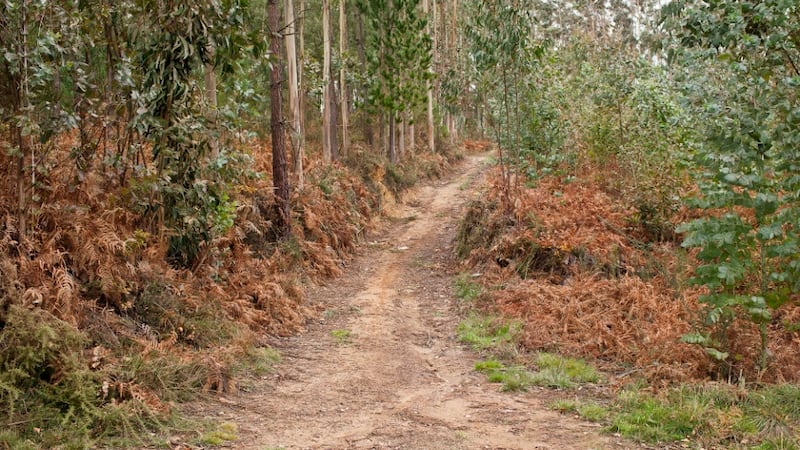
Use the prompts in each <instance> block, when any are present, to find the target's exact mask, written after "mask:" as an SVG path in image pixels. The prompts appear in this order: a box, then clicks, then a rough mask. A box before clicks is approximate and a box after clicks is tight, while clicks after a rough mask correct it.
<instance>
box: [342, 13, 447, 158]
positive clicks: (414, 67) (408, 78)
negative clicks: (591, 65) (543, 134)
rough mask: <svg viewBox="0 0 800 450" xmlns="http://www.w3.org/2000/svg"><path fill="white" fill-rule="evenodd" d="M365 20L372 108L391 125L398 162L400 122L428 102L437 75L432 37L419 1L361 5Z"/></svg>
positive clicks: (392, 150)
mask: <svg viewBox="0 0 800 450" xmlns="http://www.w3.org/2000/svg"><path fill="white" fill-rule="evenodd" d="M356 5H357V7H358V10H359V12H360V13H361V14H362V16H363V17H364V19H365V24H364V25H365V27H364V28H365V38H366V39H365V40H366V42H365V60H366V62H367V71H368V83H369V85H368V93H367V96H368V104H369V106H370V107H371V108H372V110H373V111H374V112H376V113H378V114H382V115H384V116H385V117H386V118H387V122H388V123H389V148H388V153H389V159H390V160H391V161H392V162H396V161H397V160H398V153H397V146H396V139H395V132H396V124H397V122H398V120H402V115H403V113H404V112H406V111H408V110H411V109H412V108H415V107H417V106H419V105H422V103H423V102H424V101H425V99H426V93H427V82H428V80H430V79H431V77H432V74H431V72H430V70H429V68H430V65H431V55H432V49H431V38H430V36H429V35H428V34H427V33H426V32H425V28H426V20H425V18H424V17H423V16H422V15H421V14H420V11H419V8H418V6H419V0H358V1H357V3H356Z"/></svg>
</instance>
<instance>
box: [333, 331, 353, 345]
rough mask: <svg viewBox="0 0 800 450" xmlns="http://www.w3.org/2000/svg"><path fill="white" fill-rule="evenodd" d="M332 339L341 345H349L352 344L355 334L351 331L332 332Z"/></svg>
mask: <svg viewBox="0 0 800 450" xmlns="http://www.w3.org/2000/svg"><path fill="white" fill-rule="evenodd" d="M331 337H333V340H334V341H336V343H337V344H339V345H347V344H349V343H350V342H351V339H352V337H353V333H351V332H350V330H333V331H331Z"/></svg>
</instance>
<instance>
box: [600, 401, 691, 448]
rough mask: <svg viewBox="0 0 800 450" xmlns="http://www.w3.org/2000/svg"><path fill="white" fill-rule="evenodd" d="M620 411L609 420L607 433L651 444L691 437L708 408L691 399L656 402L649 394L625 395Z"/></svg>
mask: <svg viewBox="0 0 800 450" xmlns="http://www.w3.org/2000/svg"><path fill="white" fill-rule="evenodd" d="M619 401H620V408H621V412H620V413H619V414H617V415H616V416H615V417H614V418H613V419H612V421H611V425H610V427H609V430H610V431H613V432H617V433H620V434H621V435H622V436H625V437H627V438H633V439H636V440H640V441H645V442H651V443H663V442H673V441H680V440H682V439H685V438H687V437H689V436H690V435H692V433H693V432H695V430H697V429H698V428H699V427H700V425H701V423H702V422H703V420H704V417H705V416H706V414H704V413H705V412H707V407H706V406H707V405H702V404H700V403H699V402H697V401H695V400H693V399H691V398H685V399H684V398H677V397H676V398H673V399H672V400H669V399H659V398H657V397H654V396H652V395H649V394H640V393H637V392H624V393H623V394H621V395H620V398H619Z"/></svg>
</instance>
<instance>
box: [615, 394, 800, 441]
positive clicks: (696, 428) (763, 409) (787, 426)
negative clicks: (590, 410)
mask: <svg viewBox="0 0 800 450" xmlns="http://www.w3.org/2000/svg"><path fill="white" fill-rule="evenodd" d="M615 409H616V411H617V412H616V414H615V415H614V417H613V418H612V419H611V425H610V426H609V427H608V430H609V431H612V432H617V433H620V434H621V435H623V436H625V437H628V438H632V439H636V440H640V441H645V442H649V443H666V442H675V441H680V440H683V439H697V440H700V441H702V442H704V443H713V444H715V445H727V444H729V443H731V442H738V443H748V444H746V445H740V446H739V447H735V448H753V449H784V450H787V449H798V448H800V442H799V441H798V436H800V387H798V386H793V385H778V386H768V387H763V388H754V389H751V390H744V389H742V388H739V387H734V386H730V385H724V384H719V385H697V386H682V387H679V388H674V389H672V390H670V391H668V392H667V393H665V394H663V395H660V396H654V395H652V394H647V393H640V392H635V391H624V392H623V393H622V394H620V396H619V398H618V400H617V404H616V405H615Z"/></svg>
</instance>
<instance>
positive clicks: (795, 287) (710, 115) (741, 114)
mask: <svg viewBox="0 0 800 450" xmlns="http://www.w3.org/2000/svg"><path fill="white" fill-rule="evenodd" d="M796 13H797V5H796V4H795V3H794V2H789V1H784V0H771V1H767V2H749V1H746V2H734V1H720V2H714V3H713V4H712V5H699V4H697V3H695V2H691V1H688V2H684V1H680V2H674V3H673V4H671V5H670V6H669V7H668V8H666V9H665V15H664V20H665V23H666V24H667V25H668V26H669V28H670V29H671V30H672V33H673V36H674V38H675V39H674V41H673V45H672V46H671V47H670V52H671V56H672V58H673V59H674V60H675V61H676V62H678V63H680V64H683V65H685V66H687V67H689V68H690V69H691V70H692V71H691V72H688V75H687V76H686V77H685V78H684V79H683V84H684V86H685V88H684V89H685V92H686V94H685V95H686V98H687V103H689V104H692V105H693V106H694V114H695V115H696V117H697V118H698V121H699V122H702V123H704V124H705V125H706V126H705V127H704V128H703V130H702V131H703V139H702V140H701V141H700V143H699V145H698V149H697V153H696V158H695V164H696V165H697V167H698V168H700V169H701V172H700V173H699V174H698V177H697V181H698V186H699V187H700V195H699V196H698V197H697V198H695V199H693V200H692V202H691V205H692V206H694V207H696V208H699V209H703V210H705V211H707V214H706V215H705V217H703V218H701V219H698V220H695V221H692V222H689V223H687V224H684V225H683V227H682V229H681V230H682V231H684V232H686V233H687V237H686V240H685V241H684V246H686V247H696V248H699V249H700V252H699V254H698V258H699V259H700V261H701V262H702V265H701V266H700V267H699V268H698V269H697V270H696V272H695V278H694V282H695V283H697V284H703V285H706V286H708V288H709V289H710V291H711V292H710V294H709V295H706V296H703V297H702V299H701V300H702V301H703V302H704V303H705V304H706V306H707V310H706V315H705V318H704V325H705V328H706V329H707V330H708V332H705V333H700V334H695V335H692V336H690V337H689V338H687V340H689V341H692V342H696V343H699V344H701V345H704V346H706V347H707V348H708V349H710V351H711V352H712V353H713V354H714V356H715V357H717V358H719V359H722V360H726V361H725V364H723V365H722V369H723V372H727V371H729V370H730V364H731V363H730V361H727V357H728V356H729V355H728V353H729V351H728V348H729V343H728V342H726V337H727V336H726V334H727V333H726V329H727V327H728V326H729V324H730V323H731V321H732V320H733V319H734V318H735V317H741V318H744V319H747V320H750V321H752V322H754V323H756V324H758V326H759V327H760V329H761V347H760V349H759V352H758V353H759V355H760V356H759V358H758V361H756V364H757V366H758V367H759V368H760V369H765V368H766V367H767V366H768V364H769V361H768V342H767V329H766V326H767V324H768V323H769V322H770V321H771V318H772V311H773V310H774V309H775V308H778V307H780V306H781V305H782V304H784V303H786V302H787V301H789V298H790V294H791V293H796V292H798V291H799V290H800V271H799V270H798V269H799V268H800V257H798V255H800V251H799V250H800V247H798V242H799V237H800V236H799V235H798V230H797V229H796V227H794V226H790V225H789V224H793V223H797V219H798V218H799V217H800V198H799V197H798V192H800V190H798V187H800V178H798V176H797V173H798V169H800V166H799V165H798V164H797V161H798V158H797V156H798V153H797V152H798V143H800V140H798V139H799V138H798V135H797V133H796V124H797V123H798V117H800V113H799V112H800V104H799V103H798V100H797V95H796V92H797V86H798V85H800V82H798V80H800V72H798V70H797V67H796V66H795V61H797V60H798V58H799V57H800V52H798V43H800V41H798V37H797V36H798V35H800V34H798V31H800V22H798V20H797V15H796Z"/></svg>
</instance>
